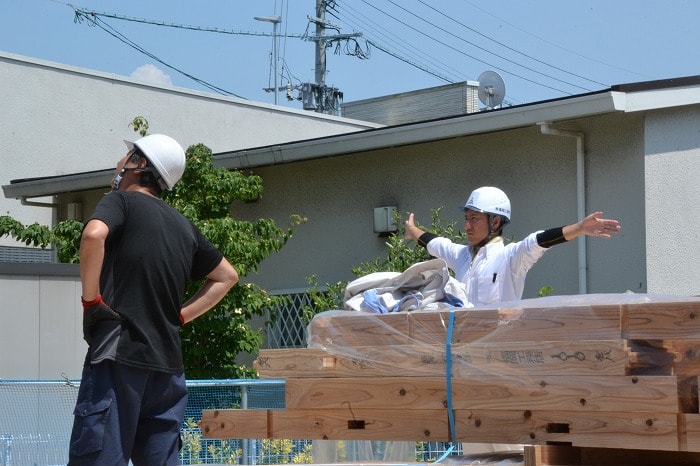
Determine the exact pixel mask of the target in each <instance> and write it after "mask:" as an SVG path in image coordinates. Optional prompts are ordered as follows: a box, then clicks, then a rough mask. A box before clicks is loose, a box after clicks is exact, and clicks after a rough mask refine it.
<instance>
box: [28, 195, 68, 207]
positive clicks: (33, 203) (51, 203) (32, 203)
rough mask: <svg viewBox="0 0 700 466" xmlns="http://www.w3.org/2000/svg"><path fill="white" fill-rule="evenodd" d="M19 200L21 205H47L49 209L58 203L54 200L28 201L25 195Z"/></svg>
mask: <svg viewBox="0 0 700 466" xmlns="http://www.w3.org/2000/svg"><path fill="white" fill-rule="evenodd" d="M19 201H20V202H21V203H22V205H26V206H32V207H48V208H50V209H53V208H56V207H58V206H59V205H60V204H58V203H56V202H37V201H28V200H27V197H26V196H22V197H21V198H20V199H19Z"/></svg>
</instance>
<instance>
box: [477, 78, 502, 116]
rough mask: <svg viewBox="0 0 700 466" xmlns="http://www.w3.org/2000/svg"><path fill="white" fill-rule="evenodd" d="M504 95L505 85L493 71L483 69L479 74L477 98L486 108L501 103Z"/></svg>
mask: <svg viewBox="0 0 700 466" xmlns="http://www.w3.org/2000/svg"><path fill="white" fill-rule="evenodd" d="M505 96H506V85H505V83H504V82H503V78H501V75H500V74H498V73H496V72H495V71H484V72H483V73H481V74H480V75H479V100H480V101H481V103H482V104H484V105H486V108H489V109H491V108H494V107H498V106H499V105H501V102H503V98H504V97H505Z"/></svg>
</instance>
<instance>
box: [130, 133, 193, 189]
mask: <svg viewBox="0 0 700 466" xmlns="http://www.w3.org/2000/svg"><path fill="white" fill-rule="evenodd" d="M124 142H125V143H126V146H127V147H128V148H129V150H132V149H133V148H134V147H137V148H138V149H139V150H140V151H141V152H143V155H145V156H146V158H147V159H148V161H149V162H150V164H151V166H153V169H154V170H155V171H156V172H157V173H158V175H159V176H160V178H159V180H158V182H159V183H160V185H161V187H162V188H163V189H168V190H170V189H173V186H175V183H177V182H178V181H179V180H180V178H182V174H183V173H184V172H185V151H184V150H182V146H180V144H178V142H177V141H176V140H175V139H173V138H171V137H170V136H166V135H165V134H149V135H148V136H145V137H142V138H141V139H137V140H136V141H134V142H129V141H124Z"/></svg>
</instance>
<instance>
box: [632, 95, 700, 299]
mask: <svg viewBox="0 0 700 466" xmlns="http://www.w3.org/2000/svg"><path fill="white" fill-rule="evenodd" d="M646 126H647V132H646V133H645V138H644V143H645V147H646V150H645V153H646V154H645V155H646V156H645V160H644V180H645V184H646V193H645V206H646V208H645V215H646V222H645V227H646V244H647V248H646V256H647V264H648V267H647V268H648V270H647V275H648V280H649V290H650V291H652V292H667V293H672V294H690V295H700V281H698V276H700V273H699V272H700V270H699V268H700V247H698V246H699V245H700V233H698V225H700V206H699V203H700V108H698V107H689V108H684V109H681V110H676V111H659V112H653V113H650V114H649V115H648V116H647V120H646Z"/></svg>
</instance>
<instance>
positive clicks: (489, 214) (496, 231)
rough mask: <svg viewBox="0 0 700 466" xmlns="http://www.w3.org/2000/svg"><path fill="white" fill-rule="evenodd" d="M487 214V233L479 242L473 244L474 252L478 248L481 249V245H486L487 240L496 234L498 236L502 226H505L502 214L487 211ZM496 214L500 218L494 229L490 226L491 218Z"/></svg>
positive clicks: (491, 223)
mask: <svg viewBox="0 0 700 466" xmlns="http://www.w3.org/2000/svg"><path fill="white" fill-rule="evenodd" d="M487 215H488V223H489V234H488V235H486V238H484V239H482V240H481V241H480V242H479V244H475V245H474V251H475V252H476V251H478V250H479V249H481V248H482V247H484V246H486V245H487V244H488V243H489V241H491V240H492V239H494V238H496V237H497V236H500V233H501V230H503V227H504V226H505V223H504V221H503V216H502V215H496V214H491V213H487ZM497 216H498V217H500V218H501V223H500V224H499V227H498V230H494V229H493V226H492V225H493V219H494V218H495V217H497Z"/></svg>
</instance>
